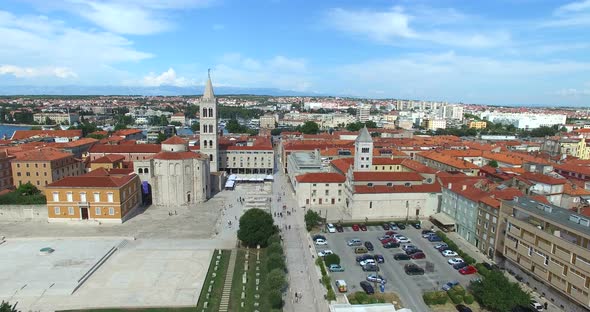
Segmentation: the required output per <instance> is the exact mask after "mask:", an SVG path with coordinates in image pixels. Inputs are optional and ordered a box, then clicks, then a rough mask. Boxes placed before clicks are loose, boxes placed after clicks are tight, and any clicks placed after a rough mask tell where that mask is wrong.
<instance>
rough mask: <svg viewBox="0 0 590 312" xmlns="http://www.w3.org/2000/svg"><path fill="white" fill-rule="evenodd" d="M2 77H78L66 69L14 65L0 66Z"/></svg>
mask: <svg viewBox="0 0 590 312" xmlns="http://www.w3.org/2000/svg"><path fill="white" fill-rule="evenodd" d="M0 75H13V76H14V77H16V78H32V77H57V78H62V79H66V78H75V77H77V76H78V75H77V74H76V73H75V72H73V71H72V70H71V69H69V68H66V67H37V68H33V67H20V66H14V65H0Z"/></svg>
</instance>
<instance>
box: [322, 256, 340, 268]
mask: <svg viewBox="0 0 590 312" xmlns="http://www.w3.org/2000/svg"><path fill="white" fill-rule="evenodd" d="M324 262H325V263H326V266H330V264H340V257H339V256H338V255H337V254H331V255H327V256H325V257H324Z"/></svg>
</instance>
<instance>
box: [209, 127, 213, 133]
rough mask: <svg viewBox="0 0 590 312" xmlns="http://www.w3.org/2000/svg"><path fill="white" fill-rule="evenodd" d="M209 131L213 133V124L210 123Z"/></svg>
mask: <svg viewBox="0 0 590 312" xmlns="http://www.w3.org/2000/svg"><path fill="white" fill-rule="evenodd" d="M209 133H213V125H209Z"/></svg>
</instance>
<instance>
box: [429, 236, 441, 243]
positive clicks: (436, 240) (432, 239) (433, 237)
mask: <svg viewBox="0 0 590 312" xmlns="http://www.w3.org/2000/svg"><path fill="white" fill-rule="evenodd" d="M428 241H429V242H431V243H433V242H442V238H440V236H438V235H436V234H435V235H430V236H429V237H428Z"/></svg>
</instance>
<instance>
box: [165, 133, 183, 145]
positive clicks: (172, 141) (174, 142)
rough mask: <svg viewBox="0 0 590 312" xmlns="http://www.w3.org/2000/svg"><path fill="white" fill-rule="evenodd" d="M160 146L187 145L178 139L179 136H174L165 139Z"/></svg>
mask: <svg viewBox="0 0 590 312" xmlns="http://www.w3.org/2000/svg"><path fill="white" fill-rule="evenodd" d="M162 144H171V145H180V144H187V141H185V140H184V139H182V138H180V137H179V136H177V135H175V136H173V137H171V138H169V139H166V140H164V141H163V142H162Z"/></svg>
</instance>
